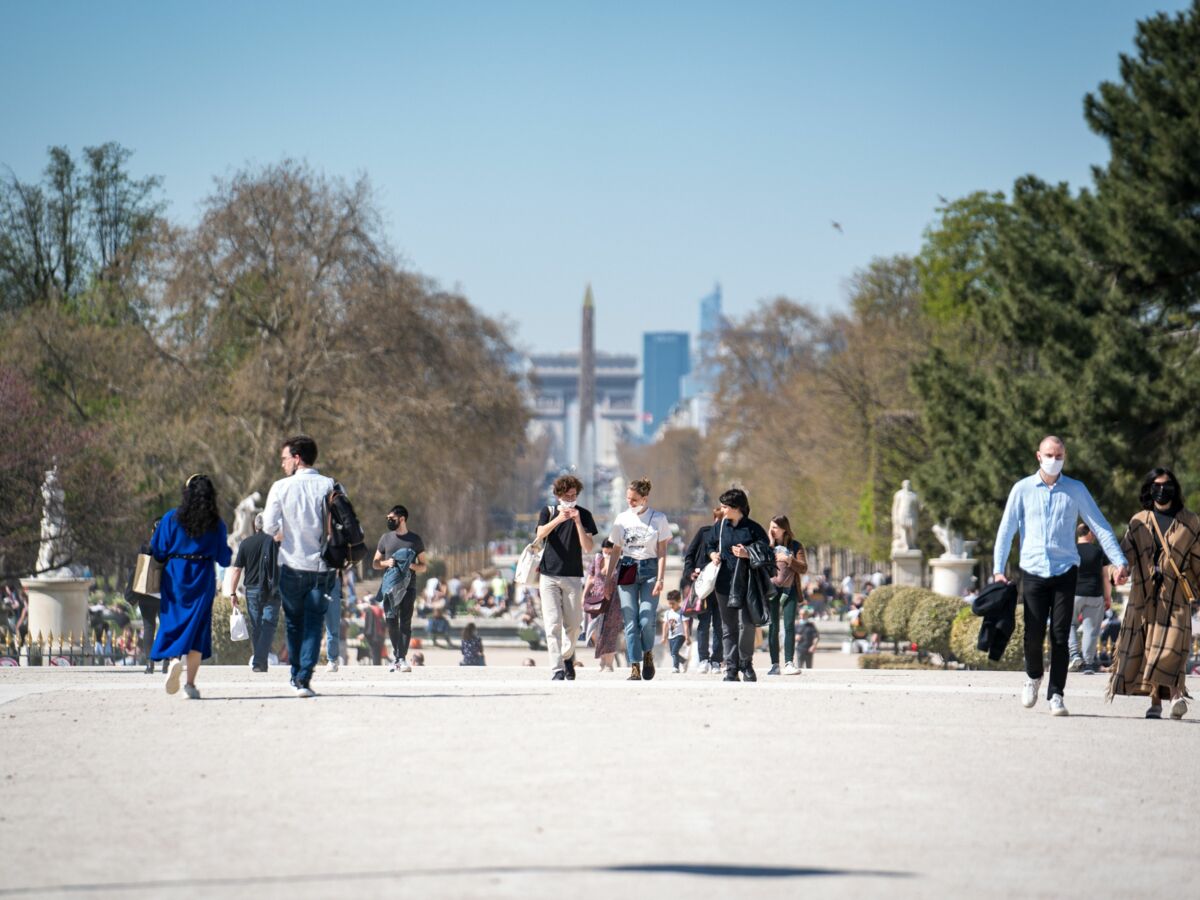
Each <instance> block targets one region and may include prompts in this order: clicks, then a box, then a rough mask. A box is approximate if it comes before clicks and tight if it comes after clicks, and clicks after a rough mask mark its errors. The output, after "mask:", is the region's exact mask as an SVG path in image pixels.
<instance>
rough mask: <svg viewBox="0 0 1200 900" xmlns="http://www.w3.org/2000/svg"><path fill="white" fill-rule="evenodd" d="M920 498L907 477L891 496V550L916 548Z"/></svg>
mask: <svg viewBox="0 0 1200 900" xmlns="http://www.w3.org/2000/svg"><path fill="white" fill-rule="evenodd" d="M920 512H921V499H920V498H919V497H918V496H917V492H916V491H914V490H913V489H912V482H910V481H909V480H908V479H907V478H906V479H904V483H903V484H902V485H901V486H900V490H898V491H896V493H895V495H893V497H892V552H893V553H896V552H897V551H905V550H916V549H917V517H918V515H919V514H920Z"/></svg>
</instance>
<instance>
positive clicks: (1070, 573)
mask: <svg viewBox="0 0 1200 900" xmlns="http://www.w3.org/2000/svg"><path fill="white" fill-rule="evenodd" d="M1066 458H1067V448H1066V445H1065V444H1064V443H1063V442H1062V440H1061V439H1059V438H1057V437H1055V436H1054V435H1047V436H1046V437H1044V438H1042V441H1041V443H1039V444H1038V449H1037V461H1038V471H1037V472H1036V473H1034V474H1033V475H1030V476H1028V477H1027V478H1022V479H1021V480H1020V481H1018V482H1017V483H1016V484H1014V485H1013V486H1012V490H1011V491H1009V494H1008V502H1007V503H1006V504H1005V506H1004V515H1003V516H1002V517H1001V519H1000V527H999V529H998V530H997V532H996V549H995V554H994V558H993V563H994V565H993V566H992V571H993V572H994V576H993V577H994V578H995V580H996V581H1001V582H1007V581H1008V578H1007V577H1006V576H1005V574H1004V566H1005V563H1006V562H1007V561H1008V554H1009V550H1010V549H1011V547H1012V541H1013V537H1014V536H1016V535H1017V534H1018V533H1019V534H1020V537H1021V540H1020V547H1021V549H1020V590H1021V600H1022V602H1023V604H1024V609H1025V612H1024V623H1025V676H1026V678H1025V688H1024V690H1023V691H1022V692H1021V703H1022V704H1024V706H1025V707H1026V708H1032V707H1033V706H1034V705H1035V704H1036V703H1037V697H1038V690H1039V689H1040V688H1041V684H1042V677H1043V675H1044V674H1045V668H1044V651H1043V649H1042V646H1043V643H1044V641H1045V639H1046V620H1047V619H1049V620H1050V683H1049V684H1048V685H1047V688H1046V696H1047V698H1048V699H1049V701H1050V712H1051V714H1052V715H1055V716H1065V715H1067V707H1066V704H1065V703H1064V701H1063V692H1064V690H1065V689H1066V685H1067V665H1068V662H1069V656H1070V652H1069V650H1068V637H1069V634H1068V632H1069V631H1070V630H1071V616H1072V614H1073V613H1074V610H1075V581H1076V575H1077V573H1078V567H1079V550H1078V548H1077V546H1076V544H1075V525H1076V523H1077V522H1078V521H1079V519H1080V518H1081V517H1082V518H1083V521H1084V522H1086V523H1087V525H1088V527H1089V528H1091V530H1092V532H1093V533H1094V534H1095V535H1096V537H1097V538H1099V540H1100V546H1101V547H1103V548H1104V554H1105V555H1106V556H1107V557H1108V561H1109V562H1110V563H1111V564H1112V565H1113V567H1114V568H1115V569H1116V580H1117V584H1124V583H1125V579H1126V577H1127V576H1128V574H1129V569H1128V566H1127V565H1126V561H1125V555H1124V553H1122V552H1121V546H1120V544H1119V543H1118V542H1117V538H1116V536H1115V535H1114V534H1113V532H1112V528H1111V527H1109V524H1108V522H1107V521H1106V520H1105V518H1104V515H1103V514H1102V513H1101V512H1100V508H1099V507H1098V506H1097V505H1096V501H1095V500H1093V499H1092V495H1091V493H1090V492H1089V491H1088V489H1087V488H1086V487H1085V486H1084V484H1083V482H1081V481H1076V480H1075V479H1074V478H1068V477H1067V476H1066V475H1063V474H1062V470H1063V465H1064V464H1065V462H1066Z"/></svg>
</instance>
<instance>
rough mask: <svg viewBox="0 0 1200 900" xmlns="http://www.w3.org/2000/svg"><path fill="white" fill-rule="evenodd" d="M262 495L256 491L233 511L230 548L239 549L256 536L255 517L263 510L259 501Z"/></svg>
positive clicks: (244, 498)
mask: <svg viewBox="0 0 1200 900" xmlns="http://www.w3.org/2000/svg"><path fill="white" fill-rule="evenodd" d="M261 499H262V494H260V493H259V492H258V491H255V492H254V493H253V494H251V495H250V496H249V497H243V498H242V502H241V503H239V504H238V505H237V507H236V508H235V509H234V511H233V530H232V531H230V532H229V546H230V547H232V548H234V549H235V550H236V549H237V545H238V544H240V543H241V542H242V541H244V540H245V539H246V538H248V537H250V536H251V535H252V534H254V516H255V515H256V514H258V513H259V512H261V511H262V510H261V509H259V507H258V501H259V500H261Z"/></svg>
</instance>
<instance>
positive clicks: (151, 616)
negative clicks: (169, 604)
mask: <svg viewBox="0 0 1200 900" xmlns="http://www.w3.org/2000/svg"><path fill="white" fill-rule="evenodd" d="M160 604H161V601H160V600H159V599H158V598H157V597H150V596H147V595H146V594H138V609H140V610H141V612H142V655H143V656H145V657H146V662H149V661H150V651H151V650H152V649H154V637H155V635H156V634H158V610H159V606H160Z"/></svg>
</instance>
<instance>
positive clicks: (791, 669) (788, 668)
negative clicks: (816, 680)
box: [783, 663, 801, 675]
mask: <svg viewBox="0 0 1200 900" xmlns="http://www.w3.org/2000/svg"><path fill="white" fill-rule="evenodd" d="M800 672H801V670H800V669H798V668H797V667H796V664H795V663H787V664H786V665H784V667H783V674H784V675H799V674H800Z"/></svg>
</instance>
